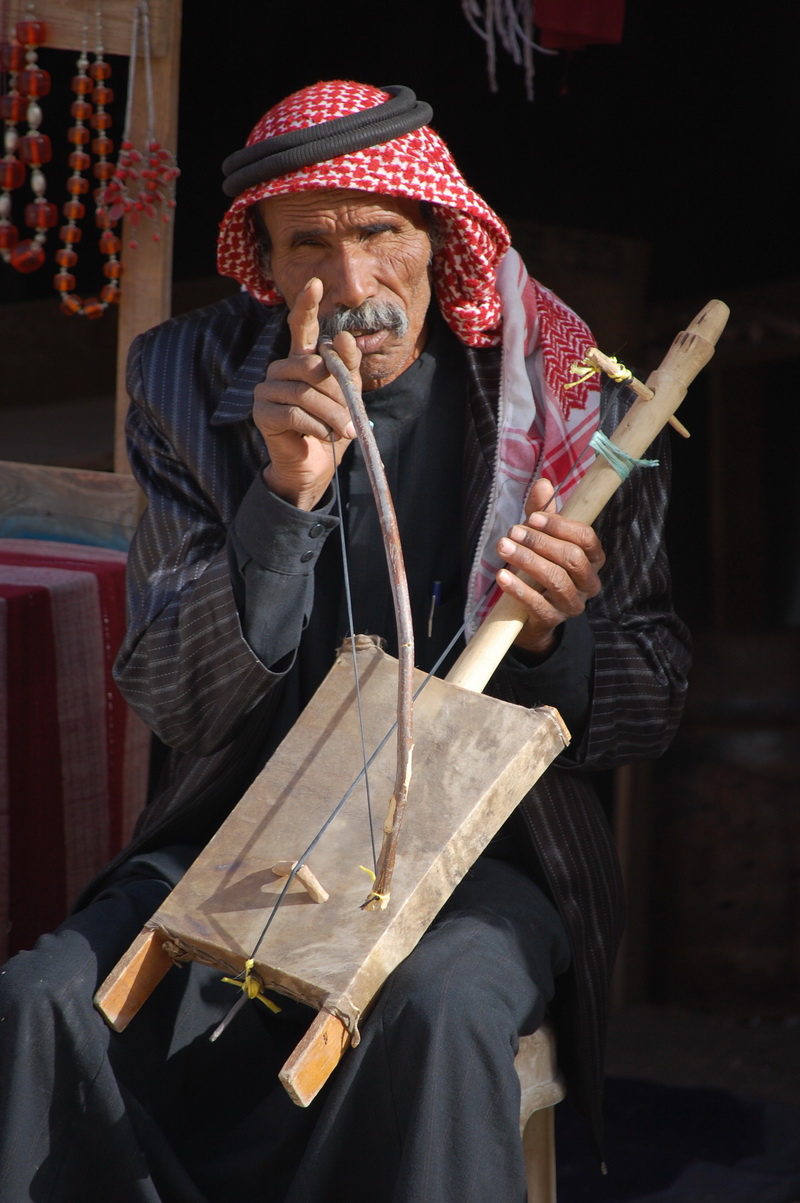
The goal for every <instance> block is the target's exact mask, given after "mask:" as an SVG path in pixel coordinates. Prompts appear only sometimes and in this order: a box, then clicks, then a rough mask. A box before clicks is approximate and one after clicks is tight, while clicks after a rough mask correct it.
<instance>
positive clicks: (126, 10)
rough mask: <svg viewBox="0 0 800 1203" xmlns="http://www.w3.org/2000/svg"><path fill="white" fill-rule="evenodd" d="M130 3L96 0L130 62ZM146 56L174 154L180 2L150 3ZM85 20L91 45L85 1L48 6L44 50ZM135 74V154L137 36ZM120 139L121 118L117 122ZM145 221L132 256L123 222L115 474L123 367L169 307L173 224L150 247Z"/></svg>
mask: <svg viewBox="0 0 800 1203" xmlns="http://www.w3.org/2000/svg"><path fill="white" fill-rule="evenodd" d="M134 9H135V3H134V2H133V0H103V6H102V33H103V47H104V50H105V53H106V54H122V55H129V54H130V52H131V35H132V32H133V14H134ZM149 12H150V51H151V59H152V76H153V95H154V104H155V137H156V139H157V141H159V142H160V143H161V145H162V146H166V147H167V148H168V149H169V150H172V151H174V150H175V148H176V144H177V136H178V81H179V76H180V53H181V0H149ZM87 14H88V18H89V46H90V47H92V46H93V45H94V41H95V29H94V13H93V10H92V8H91V6H88V7H87V4H86V0H48V3H47V12H46V14H45V16H44V20H45V24H46V26H47V45H48V46H52V47H54V48H55V49H57V50H74V51H75V52H76V53H77V52H78V51H79V50H80V49H81V46H82V44H83V38H84V23H85V21H86V18H87ZM131 70H132V71H134V72H135V80H134V87H135V93H134V100H135V104H134V112H133V114H132V127H131V136H132V140H133V141H134V143H135V144H136V146H137V147H140V146H141V145H142V144H143V142H144V139H145V135H146V132H147V89H146V84H145V72H144V56H143V36H142V31H141V28H140V31H139V52H138V54H137V61H136V63H135V64H134V63H132V64H131ZM124 100H125V98H124V96H121V95H120V96H118V97H117V102H118V105H119V107H118V110H117V111H118V112H119V113H120V114H122V113H123V112H124ZM117 128H118V130H119V133H120V134H121V132H122V117H121V116H120V119H119V122H118V123H117ZM148 227H149V223H147V222H145V223H144V224H143V225H142V226H141V227H140V237H139V239H138V241H139V246H138V249H137V250H135V251H132V250H131V249H130V248H129V246H128V243H129V241H130V238H131V231H130V228H129V225H128V222H127V221H126V222H124V223H123V230H122V235H121V237H122V246H123V250H122V255H121V259H122V262H123V265H124V268H125V272H124V276H123V279H122V298H121V300H120V306H119V331H118V337H117V388H116V408H115V420H114V470H115V472H130V467H129V465H128V457H127V454H126V452H125V435H124V430H125V415H126V414H127V412H128V395H127V392H126V390H125V363H126V361H127V357H128V350H129V348H130V345H131V343H132V342H133V340H134V338H135V337H136V335H137V334H141V333H142V331H143V330H148V329H149V328H150V327H151V326H155V325H156V324H157V323H158V322H161V321H164V319H165V318H168V317H169V316H170V313H171V308H172V239H173V233H172V222H171V221H170V223H169V225H165V226H163V227H162V229H161V231H160V233H161V240H160V241H159V242H154V241H153V239H152V234H151V231H150V229H149V228H148Z"/></svg>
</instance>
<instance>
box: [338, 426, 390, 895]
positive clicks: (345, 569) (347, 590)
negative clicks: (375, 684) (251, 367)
mask: <svg viewBox="0 0 800 1203" xmlns="http://www.w3.org/2000/svg"><path fill="white" fill-rule="evenodd" d="M330 440H331V452H332V454H333V489H334V494H335V497H336V507H337V510H338V512H339V545H340V547H341V552H342V576H343V578H344V597H345V606H346V608H347V629H348V635H349V639H350V646H351V648H352V651H353V684H354V686H355V692H356V708H357V711H358V732H359V736H360V739H361V760H362V764H363V766H364V770H363V771H364V790H365V793H366V797H367V821H368V823H369V840H370V847H371V848H372V868H373V870H374V871H375V872H377V870H378V853H377V849H376V847H375V824H374V823H373V820H372V795H371V793H370V786H369V771H368V767H369V766H368V764H367V744H366V736H365V734H364V711H363V709H362V706H361V682H360V680H359V676H358V657H357V656H356V654H355V650H356V649H355V638H356V624H355V619H354V617H353V590H352V584H351V581H350V559H349V556H348V551H347V537H346V534H345V529H344V526H345V512H344V504H343V501H342V489H341V483H340V481H339V465H338V464H337V463H336V441H335V436H334V434H333V431H331V435H330Z"/></svg>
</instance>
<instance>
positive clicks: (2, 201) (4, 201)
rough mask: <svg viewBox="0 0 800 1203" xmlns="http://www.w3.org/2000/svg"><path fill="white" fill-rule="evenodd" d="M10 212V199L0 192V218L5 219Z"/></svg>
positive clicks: (5, 193) (7, 195)
mask: <svg viewBox="0 0 800 1203" xmlns="http://www.w3.org/2000/svg"><path fill="white" fill-rule="evenodd" d="M10 212H11V197H10V196H9V194H8V193H7V192H0V218H7V217H8V215H9V214H10Z"/></svg>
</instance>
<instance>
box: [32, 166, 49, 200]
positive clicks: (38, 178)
mask: <svg viewBox="0 0 800 1203" xmlns="http://www.w3.org/2000/svg"><path fill="white" fill-rule="evenodd" d="M46 187H47V180H46V179H45V178H44V174H43V172H41V171H40V170H39V168H38V167H34V169H33V171H32V172H31V190H32V191H33V193H34V194H35V195H36V196H44V191H45V188H46Z"/></svg>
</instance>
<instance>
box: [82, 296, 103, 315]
mask: <svg viewBox="0 0 800 1203" xmlns="http://www.w3.org/2000/svg"><path fill="white" fill-rule="evenodd" d="M105 308H106V307H105V305H104V304H103V303H102V301H101V300H100V299H99V298H98V297H87V298H86V300H85V301H84V302H83V316H84V317H88V318H89V319H92V318H96V317H102V316H103V314H104V312H105Z"/></svg>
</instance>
